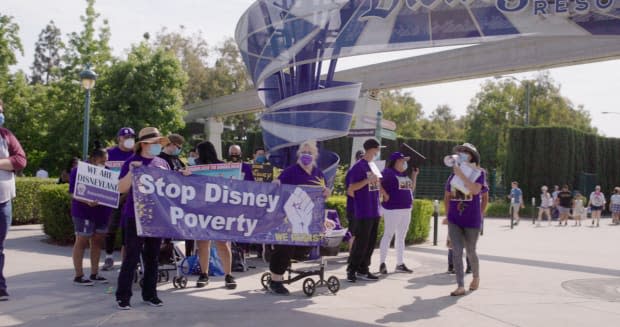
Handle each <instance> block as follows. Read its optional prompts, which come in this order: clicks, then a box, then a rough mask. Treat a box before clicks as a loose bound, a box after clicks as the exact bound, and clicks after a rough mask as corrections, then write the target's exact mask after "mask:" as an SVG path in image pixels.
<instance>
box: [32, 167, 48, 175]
mask: <svg viewBox="0 0 620 327" xmlns="http://www.w3.org/2000/svg"><path fill="white" fill-rule="evenodd" d="M35 177H36V178H50V174H49V173H48V172H47V170H45V169H43V167H39V169H38V170H37V172H36V174H35Z"/></svg>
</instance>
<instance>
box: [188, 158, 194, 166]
mask: <svg viewBox="0 0 620 327" xmlns="http://www.w3.org/2000/svg"><path fill="white" fill-rule="evenodd" d="M187 163H188V164H189V165H190V166H196V158H194V157H189V158H187Z"/></svg>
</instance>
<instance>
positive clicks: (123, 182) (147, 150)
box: [116, 127, 188, 310]
mask: <svg viewBox="0 0 620 327" xmlns="http://www.w3.org/2000/svg"><path fill="white" fill-rule="evenodd" d="M137 141H138V142H137V144H136V145H135V154H134V155H133V156H131V157H130V158H129V159H127V161H125V163H124V164H123V166H122V168H121V173H120V176H119V185H118V188H119V191H120V192H121V193H127V198H126V201H125V204H124V205H123V209H122V214H121V224H122V226H123V231H124V233H125V256H124V258H123V263H122V265H121V270H120V273H119V274H118V284H117V289H116V303H117V305H118V308H119V309H121V310H129V309H131V304H130V299H131V296H132V291H131V289H132V286H133V281H134V274H135V272H136V266H137V264H138V261H140V256H142V263H143V267H142V268H143V272H144V275H143V281H144V283H143V286H142V300H143V301H144V302H145V303H146V304H148V305H150V306H156V307H160V306H162V305H163V302H162V301H161V300H160V299H159V297H157V263H158V256H159V249H160V245H161V239H160V238H155V237H139V236H138V234H137V230H136V216H135V212H134V199H133V193H132V186H131V182H132V177H133V169H134V168H136V167H140V166H148V167H153V168H160V169H166V170H169V169H170V167H169V166H168V163H166V161H165V160H164V159H162V158H159V157H158V155H159V154H160V153H161V149H162V146H163V145H165V144H168V143H169V141H168V139H167V138H166V137H163V136H161V134H160V133H159V130H157V128H155V127H145V128H143V129H142V130H140V133H139V134H138V140H137ZM184 172H185V173H188V172H187V171H184Z"/></svg>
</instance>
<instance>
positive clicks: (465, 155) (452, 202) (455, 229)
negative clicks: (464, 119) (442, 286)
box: [444, 143, 488, 296]
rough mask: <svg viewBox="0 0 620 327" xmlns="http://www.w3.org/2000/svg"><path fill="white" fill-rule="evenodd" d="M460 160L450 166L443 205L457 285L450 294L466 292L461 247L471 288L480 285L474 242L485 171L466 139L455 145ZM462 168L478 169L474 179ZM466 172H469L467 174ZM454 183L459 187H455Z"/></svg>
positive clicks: (478, 155) (478, 223) (484, 186)
mask: <svg viewBox="0 0 620 327" xmlns="http://www.w3.org/2000/svg"><path fill="white" fill-rule="evenodd" d="M454 152H455V153H456V154H457V155H458V158H459V162H460V164H455V165H454V166H453V171H454V172H453V173H452V174H451V175H450V177H449V178H448V181H447V182H446V192H445V194H444V205H445V209H446V215H447V218H448V234H449V236H450V240H451V242H452V249H453V256H454V257H453V259H454V270H455V273H456V281H457V289H456V290H454V291H453V292H451V293H450V295H452V296H461V295H465V287H464V285H465V282H464V273H463V249H464V248H466V249H467V258H468V259H469V261H470V263H471V266H472V267H471V268H472V273H473V279H472V282H471V284H470V285H469V289H470V290H471V291H473V290H477V289H478V287H479V286H480V266H479V260H478V255H477V253H476V244H477V242H478V236H479V234H480V228H481V225H482V207H481V206H482V201H481V198H480V197H481V192H482V191H483V190H484V191H486V188H488V187H487V184H486V181H485V178H486V176H485V171H484V170H482V169H480V168H479V167H480V154H479V153H478V150H477V149H476V147H474V146H473V145H471V144H469V143H464V144H463V145H458V146H456V147H455V148H454ZM463 169H467V170H471V171H473V172H476V171H478V177H477V178H476V179H475V181H472V180H470V179H469V178H467V177H466V176H465V174H464V173H463ZM468 175H469V174H468ZM457 186H459V188H458V189H457Z"/></svg>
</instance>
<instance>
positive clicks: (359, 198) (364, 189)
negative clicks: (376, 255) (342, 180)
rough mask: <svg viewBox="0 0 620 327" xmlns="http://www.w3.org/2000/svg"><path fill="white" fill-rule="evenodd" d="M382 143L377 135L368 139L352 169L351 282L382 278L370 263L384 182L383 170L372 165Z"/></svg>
mask: <svg viewBox="0 0 620 327" xmlns="http://www.w3.org/2000/svg"><path fill="white" fill-rule="evenodd" d="M380 148H381V145H380V144H379V142H378V141H377V140H375V139H368V140H366V142H364V151H365V153H364V156H363V157H362V159H361V160H359V161H358V162H356V163H355V164H354V165H353V167H351V170H350V171H349V186H348V187H347V194H348V195H349V196H351V197H353V208H354V220H355V223H354V230H353V235H355V241H353V248H352V249H351V254H350V257H349V264H348V266H347V280H348V281H349V282H351V283H355V282H356V281H357V277H358V276H359V277H360V279H364V280H370V281H376V280H378V279H379V277H377V276H376V275H374V274H372V273H371V272H370V270H369V269H368V267H369V266H370V258H371V257H372V252H373V251H374V249H375V243H376V242H377V229H378V226H379V218H380V216H381V215H380V213H379V193H380V190H381V182H380V180H379V176H378V174H379V172H378V171H376V172H373V171H372V170H371V165H372V166H374V167H375V168H376V166H375V163H374V162H373V161H374V160H375V159H376V158H378V157H379V152H380Z"/></svg>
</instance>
